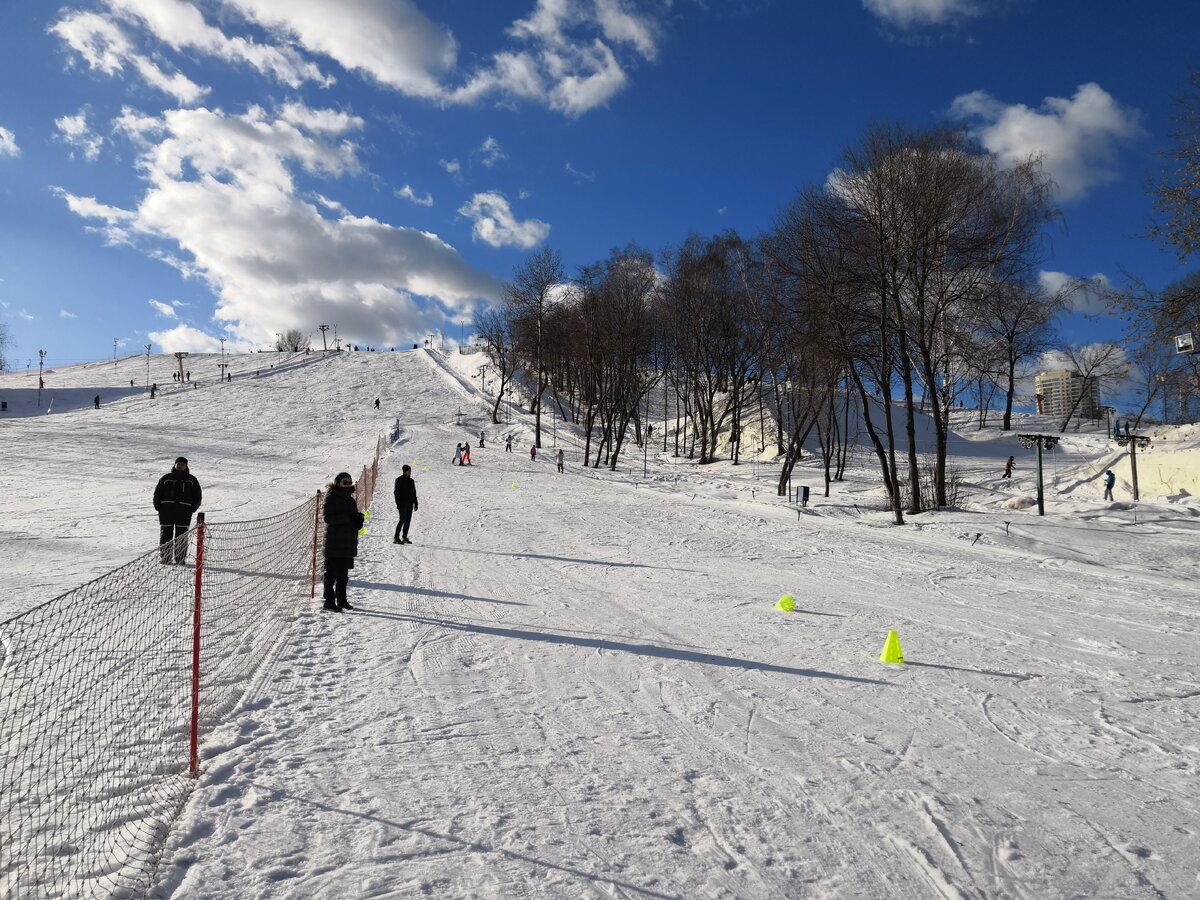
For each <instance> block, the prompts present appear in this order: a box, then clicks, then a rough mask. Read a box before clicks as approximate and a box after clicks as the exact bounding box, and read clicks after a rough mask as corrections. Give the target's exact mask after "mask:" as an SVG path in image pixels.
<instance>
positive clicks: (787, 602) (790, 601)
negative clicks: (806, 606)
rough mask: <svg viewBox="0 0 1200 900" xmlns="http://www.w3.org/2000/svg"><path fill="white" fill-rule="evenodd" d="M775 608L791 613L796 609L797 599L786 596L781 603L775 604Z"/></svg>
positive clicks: (780, 600) (781, 599)
mask: <svg viewBox="0 0 1200 900" xmlns="http://www.w3.org/2000/svg"><path fill="white" fill-rule="evenodd" d="M775 608H776V609H778V610H781V611H782V612H791V611H792V610H794V609H795V608H796V598H795V597H793V596H792V595H791V594H784V595H783V596H782V597H780V598H779V602H778V603H776V604H775Z"/></svg>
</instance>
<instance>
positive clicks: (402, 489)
mask: <svg viewBox="0 0 1200 900" xmlns="http://www.w3.org/2000/svg"><path fill="white" fill-rule="evenodd" d="M411 473H412V466H408V465H405V466H403V467H402V468H401V469H400V477H399V478H397V479H396V486H395V488H393V490H392V493H393V495H394V496H395V498H396V512H397V513H399V515H400V518H399V519H398V520H397V521H396V535H395V537H393V538H392V543H393V544H411V543H412V541H410V540H409V539H408V525H409V523H410V522H411V521H412V514H413V513H414V512H416V511H417V483H416V482H415V481H413V480H412V474H411Z"/></svg>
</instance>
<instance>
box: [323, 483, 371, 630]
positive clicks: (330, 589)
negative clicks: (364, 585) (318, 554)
mask: <svg viewBox="0 0 1200 900" xmlns="http://www.w3.org/2000/svg"><path fill="white" fill-rule="evenodd" d="M324 516H325V584H324V587H325V593H324V595H323V596H324V598H325V607H324V608H325V609H327V610H330V611H331V612H341V611H342V610H346V609H354V607H353V606H351V605H350V602H349V601H348V600H347V599H346V584H347V583H348V582H349V580H350V570H351V569H353V568H354V557H356V556H358V530H359V529H360V528H362V527H363V522H364V521H365V518H364V516H363V514H362V513H360V512H359V511H358V504H357V503H356V502H355V500H354V479H353V478H352V477H351V476H350V473H349V472H338V474H337V475H336V476H335V477H334V479H333V484H331V485H329V493H327V494H326V495H325V512H324Z"/></svg>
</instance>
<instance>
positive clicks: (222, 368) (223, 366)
mask: <svg viewBox="0 0 1200 900" xmlns="http://www.w3.org/2000/svg"><path fill="white" fill-rule="evenodd" d="M217 340H219V341H220V342H221V380H222V381H224V380H225V338H218V339H217Z"/></svg>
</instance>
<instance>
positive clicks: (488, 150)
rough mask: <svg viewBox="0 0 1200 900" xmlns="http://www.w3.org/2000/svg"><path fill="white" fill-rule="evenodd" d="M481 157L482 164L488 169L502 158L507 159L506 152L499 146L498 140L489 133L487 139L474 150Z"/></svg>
mask: <svg viewBox="0 0 1200 900" xmlns="http://www.w3.org/2000/svg"><path fill="white" fill-rule="evenodd" d="M475 152H476V153H478V154H479V155H481V156H482V157H483V160H482V162H483V164H484V165H485V166H487V167H488V168H489V169H490V168H491V167H492V166H494V165H495V164H496V163H498V162H500V160H502V159H508V154H507V153H505V152H504V151H503V150H502V149H501V148H500V142H499V141H498V140H496V139H495V138H494V137H492V136H491V135H488V138H487V140H485V141H484V142H483V143H482V144H480V145H479V149H478V150H476V151H475Z"/></svg>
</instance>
